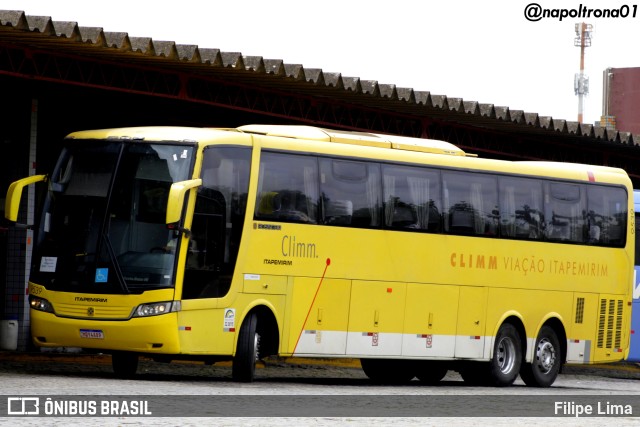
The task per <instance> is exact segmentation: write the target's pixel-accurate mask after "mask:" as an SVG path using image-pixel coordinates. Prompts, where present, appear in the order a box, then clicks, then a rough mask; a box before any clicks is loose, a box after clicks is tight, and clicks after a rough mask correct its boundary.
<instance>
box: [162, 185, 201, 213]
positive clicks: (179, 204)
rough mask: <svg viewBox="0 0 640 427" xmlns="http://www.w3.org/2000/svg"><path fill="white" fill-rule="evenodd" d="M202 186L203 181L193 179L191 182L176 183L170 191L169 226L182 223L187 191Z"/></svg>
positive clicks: (168, 203)
mask: <svg viewBox="0 0 640 427" xmlns="http://www.w3.org/2000/svg"><path fill="white" fill-rule="evenodd" d="M201 185H202V179H200V178H198V179H191V180H189V181H180V182H174V183H173V184H171V189H170V190H169V199H168V200H167V218H166V223H167V224H174V223H176V222H179V221H180V216H181V215H182V208H183V207H184V196H185V194H187V191H189V190H191V189H192V188H195V187H199V186H201Z"/></svg>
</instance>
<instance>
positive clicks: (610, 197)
mask: <svg viewBox="0 0 640 427" xmlns="http://www.w3.org/2000/svg"><path fill="white" fill-rule="evenodd" d="M626 200H627V193H626V192H625V191H624V190H623V189H621V188H610V187H602V186H591V185H590V186H587V201H588V211H587V215H586V221H587V223H586V229H587V243H589V244H591V245H612V246H622V245H624V242H625V230H626V228H627V209H626V206H627V204H626Z"/></svg>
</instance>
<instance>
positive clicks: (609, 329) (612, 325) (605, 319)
mask: <svg viewBox="0 0 640 427" xmlns="http://www.w3.org/2000/svg"><path fill="white" fill-rule="evenodd" d="M622 309H623V303H622V300H614V299H604V298H603V299H601V300H600V317H599V318H598V348H611V349H615V348H620V345H621V343H622Z"/></svg>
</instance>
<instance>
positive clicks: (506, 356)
mask: <svg viewBox="0 0 640 427" xmlns="http://www.w3.org/2000/svg"><path fill="white" fill-rule="evenodd" d="M520 366H522V342H521V341H520V334H519V333H518V330H517V329H516V328H515V326H513V325H512V324H510V323H504V324H503V325H502V326H500V329H498V334H497V335H496V341H495V344H494V346H493V357H492V358H491V361H490V362H489V380H490V383H491V385H494V386H497V387H505V386H509V385H511V384H513V382H514V381H515V380H516V378H518V374H519V373H520Z"/></svg>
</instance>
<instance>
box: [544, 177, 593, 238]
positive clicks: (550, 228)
mask: <svg viewBox="0 0 640 427" xmlns="http://www.w3.org/2000/svg"><path fill="white" fill-rule="evenodd" d="M584 193H585V191H584V188H583V186H581V185H578V184H566V183H559V182H550V183H547V194H546V203H545V211H546V215H545V216H546V220H547V224H546V233H547V239H548V240H551V241H560V242H570V243H585V242H586V241H587V234H588V233H587V230H586V227H585V224H586V213H587V209H586V197H585V194H584Z"/></svg>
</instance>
